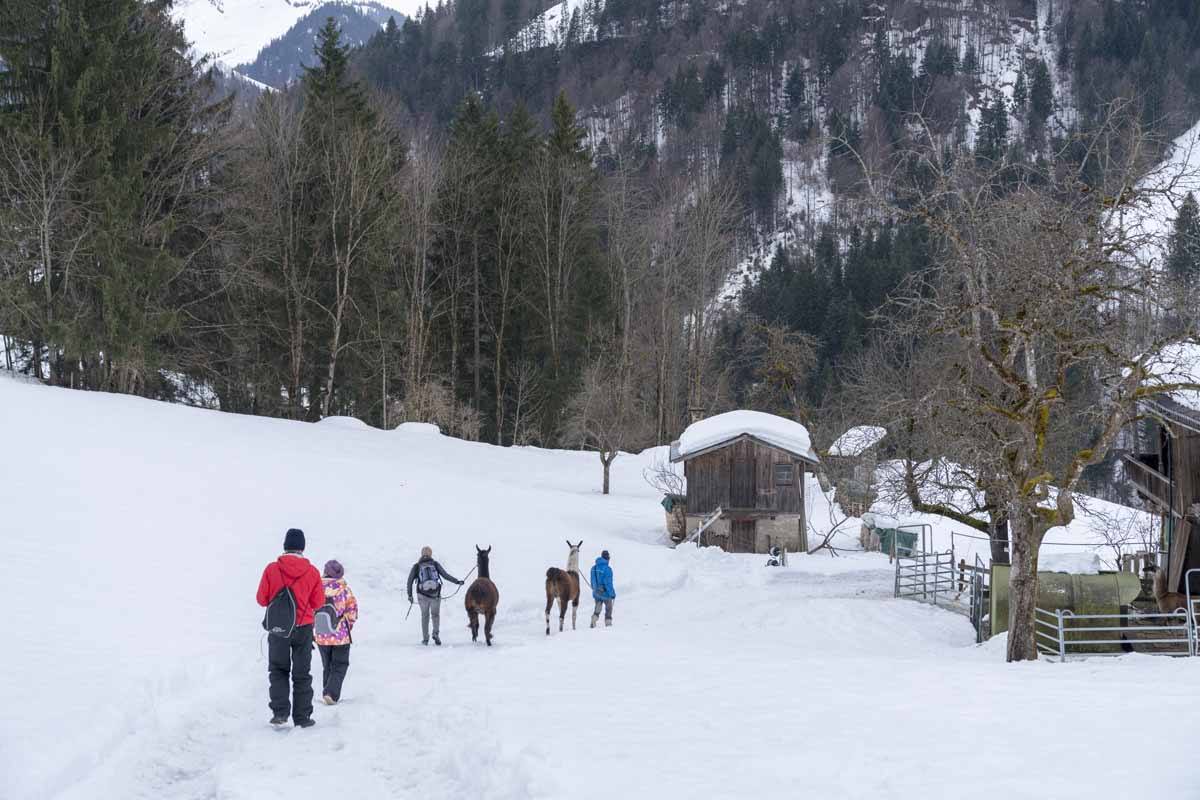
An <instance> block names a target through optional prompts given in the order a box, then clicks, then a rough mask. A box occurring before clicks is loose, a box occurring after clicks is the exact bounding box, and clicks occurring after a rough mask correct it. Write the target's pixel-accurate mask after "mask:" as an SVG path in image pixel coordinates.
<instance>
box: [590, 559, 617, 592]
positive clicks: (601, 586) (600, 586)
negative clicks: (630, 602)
mask: <svg viewBox="0 0 1200 800" xmlns="http://www.w3.org/2000/svg"><path fill="white" fill-rule="evenodd" d="M592 597H594V598H596V599H597V600H616V599H617V592H616V590H615V589H613V574H612V567H610V566H608V559H606V558H605V557H604V556H600V557H598V558H597V559H596V565H595V566H593V567H592Z"/></svg>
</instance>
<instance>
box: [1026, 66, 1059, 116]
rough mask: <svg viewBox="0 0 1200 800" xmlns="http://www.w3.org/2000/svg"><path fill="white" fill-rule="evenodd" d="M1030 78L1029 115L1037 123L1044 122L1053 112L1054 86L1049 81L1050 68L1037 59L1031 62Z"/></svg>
mask: <svg viewBox="0 0 1200 800" xmlns="http://www.w3.org/2000/svg"><path fill="white" fill-rule="evenodd" d="M1030 77H1031V79H1030V86H1029V111H1030V115H1031V116H1032V117H1033V118H1034V119H1035V120H1037V121H1038V122H1045V121H1046V120H1047V119H1049V117H1050V114H1051V112H1053V111H1054V85H1053V83H1052V82H1051V80H1050V68H1049V67H1047V66H1046V62H1045V61H1042V60H1041V59H1040V58H1039V59H1037V60H1036V61H1034V62H1033V70H1032V74H1031V76H1030Z"/></svg>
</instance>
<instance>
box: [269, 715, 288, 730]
mask: <svg viewBox="0 0 1200 800" xmlns="http://www.w3.org/2000/svg"><path fill="white" fill-rule="evenodd" d="M271 724H272V725H274V726H275V727H276V728H278V727H280V726H281V725H287V717H271Z"/></svg>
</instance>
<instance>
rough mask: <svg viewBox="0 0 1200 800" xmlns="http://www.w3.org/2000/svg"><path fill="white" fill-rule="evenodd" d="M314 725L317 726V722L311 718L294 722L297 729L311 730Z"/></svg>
mask: <svg viewBox="0 0 1200 800" xmlns="http://www.w3.org/2000/svg"><path fill="white" fill-rule="evenodd" d="M316 724H317V721H316V720H315V719H313V718H312V717H309V718H308V719H298V720H296V727H297V728H311V727H312V726H313V725H316Z"/></svg>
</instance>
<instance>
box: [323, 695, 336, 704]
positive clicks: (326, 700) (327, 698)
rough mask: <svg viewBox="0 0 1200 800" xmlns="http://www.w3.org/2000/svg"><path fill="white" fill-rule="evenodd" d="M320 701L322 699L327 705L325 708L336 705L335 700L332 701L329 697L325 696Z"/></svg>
mask: <svg viewBox="0 0 1200 800" xmlns="http://www.w3.org/2000/svg"><path fill="white" fill-rule="evenodd" d="M322 699H324V701H325V705H327V706H332V705H334V704H336V703H337V700H334V699H333V698H332V697H330V696H329V695H325V697H324V698H322Z"/></svg>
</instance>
